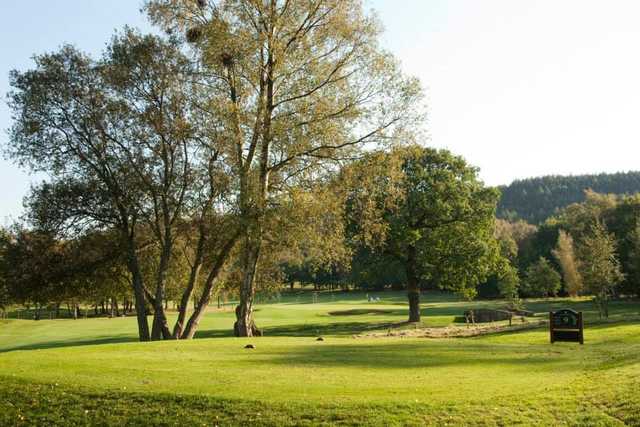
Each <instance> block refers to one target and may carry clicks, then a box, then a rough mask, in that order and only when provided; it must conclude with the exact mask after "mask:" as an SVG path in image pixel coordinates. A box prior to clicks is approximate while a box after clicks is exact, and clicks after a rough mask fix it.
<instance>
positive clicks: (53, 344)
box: [0, 335, 139, 353]
mask: <svg viewBox="0 0 640 427" xmlns="http://www.w3.org/2000/svg"><path fill="white" fill-rule="evenodd" d="M127 342H139V341H138V339H137V338H136V337H134V336H131V335H118V336H113V337H105V338H94V339H77V340H74V339H69V340H64V341H45V342H38V343H33V344H26V345H17V346H15V347H6V348H0V353H8V352H10V351H19V350H45V349H52V348H63V347H78V346H86V345H101V344H121V343H127Z"/></svg>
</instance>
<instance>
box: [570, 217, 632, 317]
mask: <svg viewBox="0 0 640 427" xmlns="http://www.w3.org/2000/svg"><path fill="white" fill-rule="evenodd" d="M579 254H580V256H579V257H580V261H581V263H580V265H581V268H580V272H581V274H582V277H583V280H584V286H585V288H586V290H587V291H588V292H589V293H591V294H592V295H594V296H595V302H596V305H597V307H598V312H599V314H600V316H601V317H602V316H604V317H609V299H610V298H611V296H612V295H613V290H614V288H615V286H616V285H617V284H619V283H620V282H621V281H622V280H623V279H624V275H623V274H622V272H621V270H620V262H619V261H618V258H617V256H616V241H615V239H614V237H613V235H612V234H610V233H609V232H607V230H606V228H605V227H604V225H603V224H602V223H601V222H596V223H595V224H594V225H593V226H592V227H591V230H590V231H589V232H588V234H587V235H586V236H585V237H584V238H583V239H582V242H581V244H580V247H579Z"/></svg>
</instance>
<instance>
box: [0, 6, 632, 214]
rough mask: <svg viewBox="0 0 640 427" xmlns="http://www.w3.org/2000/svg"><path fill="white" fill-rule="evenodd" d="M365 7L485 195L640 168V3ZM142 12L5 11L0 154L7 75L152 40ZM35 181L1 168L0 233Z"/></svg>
mask: <svg viewBox="0 0 640 427" xmlns="http://www.w3.org/2000/svg"><path fill="white" fill-rule="evenodd" d="M364 1H365V5H366V7H367V8H372V9H374V10H376V12H377V13H378V15H379V17H380V19H381V20H382V22H383V24H384V26H385V29H386V32H385V34H384V35H383V45H384V46H385V47H386V48H387V49H388V50H390V51H391V52H393V53H394V54H395V55H396V56H397V57H398V58H399V59H400V61H401V62H402V65H403V68H404V70H405V72H406V73H407V74H410V75H414V76H417V77H419V78H420V80H421V81H422V84H423V86H424V88H425V90H426V94H427V106H428V111H429V117H428V121H427V123H426V129H427V131H428V133H429V139H428V140H427V141H424V142H425V144H427V145H431V146H436V147H439V148H447V149H449V150H451V151H453V152H454V153H456V154H459V155H462V156H463V157H465V158H466V159H467V160H468V161H469V162H470V163H471V164H473V165H475V166H478V167H479V168H480V176H481V178H482V179H483V180H484V181H485V182H486V183H487V184H489V185H499V184H508V183H510V182H511V181H513V180H514V179H521V178H528V177H533V176H541V175H550V174H582V173H599V172H618V171H628V170H638V169H640V156H639V154H640V144H639V143H640V55H638V45H639V44H640V25H638V24H637V22H638V17H640V2H638V1H636V0H599V1H595V0H561V1H559V0H535V1H534V0H364ZM140 5H141V2H140V1H138V0H109V1H104V0H57V1H51V0H30V1H19V2H18V1H2V2H1V3H0V94H1V95H2V96H3V99H2V102H0V129H1V130H2V131H1V132H0V145H3V144H5V143H6V141H7V134H6V132H5V130H6V129H7V128H8V127H9V126H10V124H11V118H10V113H9V111H8V109H7V107H6V101H5V100H4V94H5V93H6V92H7V91H8V90H9V87H8V74H9V71H10V70H11V69H22V70H23V69H27V68H28V67H30V66H31V64H32V61H31V59H30V58H31V56H32V55H34V54H37V53H43V52H47V51H52V50H55V49H57V48H58V47H59V46H61V45H62V44H63V43H73V44H75V45H76V46H78V47H79V48H80V49H82V50H84V51H86V52H88V53H92V54H95V55H97V54H99V53H100V51H101V50H102V49H103V47H104V45H105V43H106V42H107V41H108V40H109V38H110V36H111V35H112V34H113V31H114V30H115V29H117V28H121V27H123V26H124V25H130V26H134V27H139V28H142V29H143V30H146V31H149V30H151V28H150V26H149V24H148V23H147V22H146V21H145V17H144V16H143V15H142V14H141V13H140V11H139V9H140ZM39 179H42V177H37V176H30V175H29V174H27V173H26V171H23V170H21V169H19V168H18V167H17V166H15V165H13V164H12V163H11V162H9V161H6V160H4V159H0V225H1V224H7V223H9V222H11V221H12V220H14V219H17V218H18V216H19V215H20V214H21V212H22V198H23V197H24V195H25V194H26V193H27V191H28V189H29V185H30V183H32V182H35V181H37V180H39Z"/></svg>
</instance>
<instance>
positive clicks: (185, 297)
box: [173, 234, 204, 339]
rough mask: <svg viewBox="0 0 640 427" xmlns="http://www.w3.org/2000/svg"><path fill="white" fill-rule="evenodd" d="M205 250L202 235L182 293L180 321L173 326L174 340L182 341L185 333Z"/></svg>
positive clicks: (179, 309)
mask: <svg viewBox="0 0 640 427" xmlns="http://www.w3.org/2000/svg"><path fill="white" fill-rule="evenodd" d="M203 249H204V237H203V236H202V234H201V237H200V239H199V241H198V248H197V250H196V256H195V259H194V262H193V265H192V266H191V271H190V272H189V281H188V282H187V287H186V289H185V290H184V292H183V293H182V298H181V299H180V306H179V307H178V319H177V320H176V324H175V325H174V326H173V338H174V339H180V338H181V337H182V333H183V332H184V322H185V320H186V318H187V310H188V309H189V300H190V299H191V296H192V295H193V289H194V288H195V286H196V282H197V281H198V276H199V275H200V269H201V267H202V256H203Z"/></svg>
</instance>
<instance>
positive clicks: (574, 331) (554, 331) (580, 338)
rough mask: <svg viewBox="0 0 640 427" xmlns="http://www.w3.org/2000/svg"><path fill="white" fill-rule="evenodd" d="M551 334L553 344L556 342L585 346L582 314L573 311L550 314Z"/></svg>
mask: <svg viewBox="0 0 640 427" xmlns="http://www.w3.org/2000/svg"><path fill="white" fill-rule="evenodd" d="M549 334H550V338H551V344H553V343H554V342H556V341H564V342H579V343H580V344H584V323H583V321H582V312H579V313H577V312H575V311H573V310H560V311H556V312H553V311H551V312H549Z"/></svg>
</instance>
